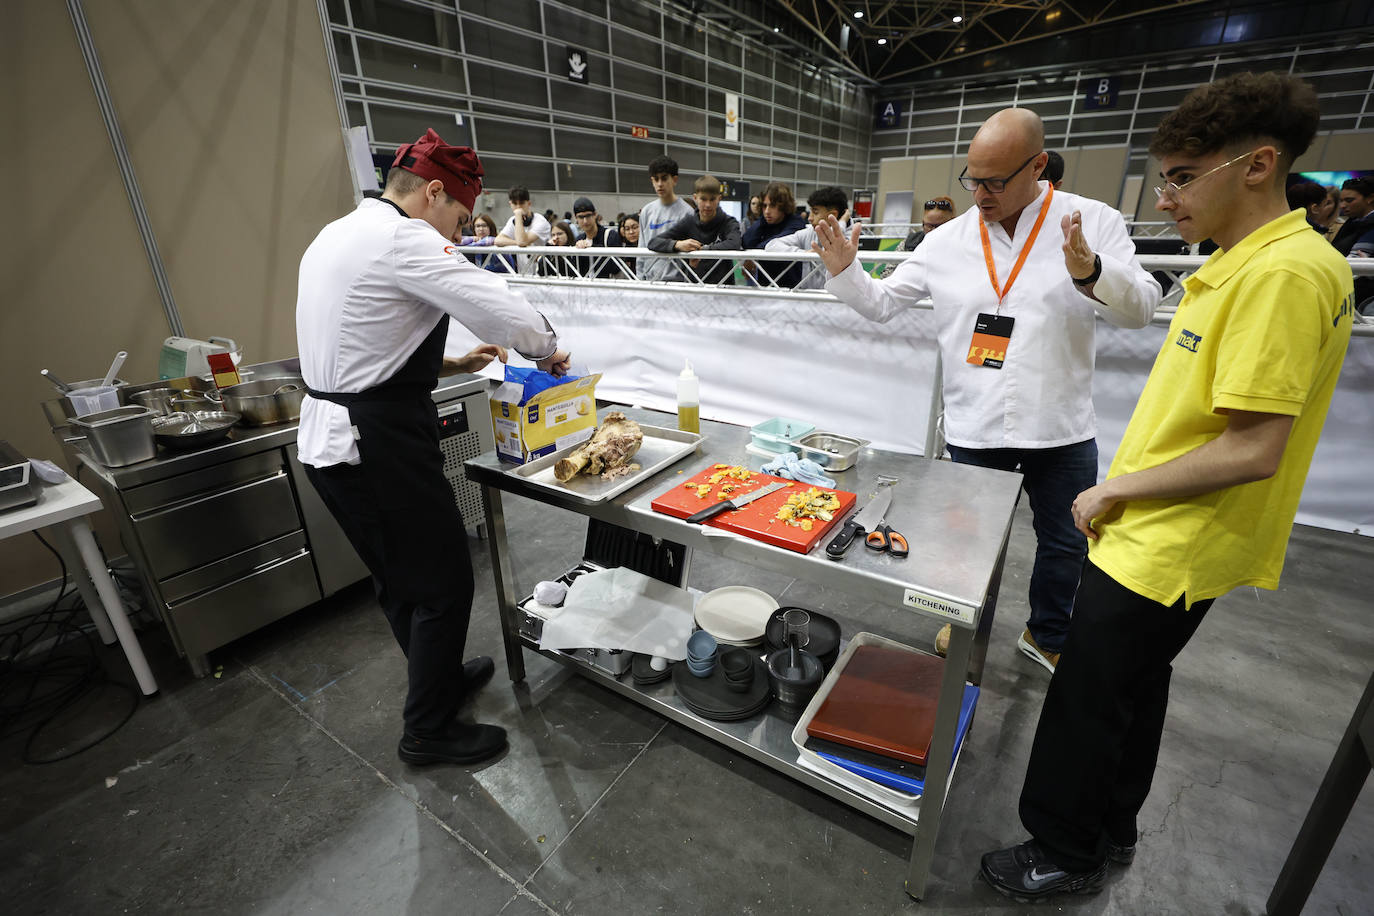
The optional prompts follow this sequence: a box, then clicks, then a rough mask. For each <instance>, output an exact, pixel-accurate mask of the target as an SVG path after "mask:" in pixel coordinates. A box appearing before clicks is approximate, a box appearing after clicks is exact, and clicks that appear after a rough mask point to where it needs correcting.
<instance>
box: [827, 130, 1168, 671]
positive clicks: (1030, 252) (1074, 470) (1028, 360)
mask: <svg viewBox="0 0 1374 916" xmlns="http://www.w3.org/2000/svg"><path fill="white" fill-rule="evenodd" d="M1044 146H1045V133H1044V126H1043V125H1042V123H1041V121H1040V118H1039V116H1037V115H1036V114H1035V113H1034V112H1032V111H1029V110H1028V109H1024V108H1008V109H1003V110H1002V111H999V112H997V113H996V114H994V115H993V116H992V117H991V118H989V119H988V120H987V121H986V122H985V123H984V124H983V126H982V127H981V128H979V130H978V133H977V135H976V136H974V138H973V141H972V143H970V144H969V150H968V161H967V165H966V167H965V168H964V170H963V172H962V173H961V174H960V176H959V183H960V184H961V185H962V186H963V187H964V188H965V190H968V191H971V192H972V193H973V204H974V206H973V207H972V208H970V209H968V210H966V211H965V212H964V213H962V214H960V215H959V216H956V217H955V218H953V219H951V220H950V221H949V222H947V223H945V224H944V225H943V226H941V227H940V230H939V231H938V232H934V233H930V234H929V235H927V236H926V238H925V239H924V240H923V241H922V243H921V245H920V247H919V248H917V249H916V251H915V252H914V253H913V254H912V255H911V257H910V258H908V259H907V260H906V261H903V262H902V263H901V264H900V265H899V266H898V267H897V269H896V270H895V271H893V273H892V275H891V276H890V277H888V278H886V279H883V280H875V279H873V278H872V277H870V276H869V275H868V274H866V273H865V272H864V271H863V269H862V268H861V267H860V265H859V263H858V260H857V259H856V254H857V252H858V237H859V233H858V230H857V228H856V229H855V230H854V231H853V232H851V233H850V234H849V235H848V236H846V233H845V232H844V230H842V229H841V228H840V225H839V223H837V222H835V221H833V220H830V221H827V222H826V223H823V224H821V225H819V226H817V245H816V246H815V249H814V250H816V251H817V252H818V253H819V254H820V256H821V260H822V261H823V262H824V264H825V266H826V269H827V270H828V271H829V272H830V275H831V278H830V280H829V281H827V283H826V289H828V290H829V291H830V292H831V293H833V294H834V295H835V296H836V297H838V298H839V299H840V300H841V301H843V302H845V303H846V304H848V305H849V306H850V307H851V308H853V309H854V310H855V311H857V312H858V313H859V314H861V315H863V316H865V317H866V318H869V319H870V320H872V321H880V322H884V321H889V320H891V319H892V318H893V317H895V316H896V315H898V314H900V313H902V312H903V311H905V310H906V309H908V308H911V307H913V306H914V305H915V304H916V303H917V302H918V301H920V300H922V299H925V298H927V297H929V298H930V299H931V301H932V302H933V303H934V307H935V325H936V335H937V338H938V341H939V345H940V353H941V355H942V357H943V360H942V362H943V366H942V371H943V378H942V380H943V384H944V399H945V434H946V440H947V442H948V445H949V452H950V455H951V457H953V459H954V460H955V461H957V462H960V463H963V464H974V465H979V466H981V467H990V468H997V469H999V470H1004V471H1020V472H1021V474H1022V475H1024V482H1023V486H1024V488H1025V490H1026V494H1027V496H1028V497H1029V498H1030V505H1031V512H1032V513H1033V516H1034V526H1035V536H1036V552H1035V567H1034V569H1033V571H1032V573H1031V581H1030V595H1029V598H1030V617H1029V619H1028V620H1027V621H1026V628H1025V630H1024V632H1022V634H1021V637H1020V638H1019V639H1018V640H1017V647H1018V648H1019V649H1020V650H1021V652H1022V653H1023V654H1025V655H1026V657H1027V658H1030V659H1031V660H1033V661H1035V662H1037V663H1038V664H1040V665H1042V666H1043V667H1045V668H1047V669H1048V670H1050V671H1051V672H1053V671H1054V669H1055V666H1056V665H1057V664H1058V663H1059V654H1060V650H1061V648H1062V647H1063V644H1064V638H1065V636H1066V634H1067V633H1068V629H1069V615H1070V611H1071V609H1072V607H1073V598H1074V591H1075V589H1076V588H1077V585H1078V577H1079V574H1080V573H1081V571H1082V567H1083V558H1084V557H1085V556H1086V554H1087V541H1086V540H1085V539H1084V536H1083V535H1082V534H1081V533H1080V532H1079V531H1078V530H1077V529H1076V528H1075V527H1074V521H1073V512H1072V508H1071V507H1072V505H1073V500H1074V497H1076V496H1077V495H1078V494H1079V493H1080V492H1082V491H1083V490H1084V489H1086V488H1088V487H1091V486H1093V485H1094V484H1096V483H1097V470H1098V467H1097V441H1096V439H1095V436H1096V423H1095V419H1094V414H1093V403H1092V377H1093V356H1094V352H1095V346H1094V330H1095V325H1096V319H1097V317H1098V316H1101V317H1102V318H1103V319H1104V320H1106V321H1109V322H1111V323H1112V324H1114V325H1116V326H1118V327H1124V328H1141V327H1144V326H1145V325H1146V324H1148V323H1149V321H1150V318H1151V317H1152V316H1153V315H1154V311H1155V308H1156V307H1157V306H1158V305H1159V300H1160V288H1159V284H1158V283H1157V282H1155V280H1154V278H1153V277H1151V276H1150V274H1149V273H1147V272H1146V271H1145V270H1144V269H1143V268H1141V266H1140V261H1139V259H1138V258H1137V257H1136V253H1135V245H1134V244H1133V243H1132V242H1131V238H1130V236H1129V234H1128V233H1127V231H1126V222H1125V220H1124V219H1123V217H1122V216H1121V214H1120V213H1119V212H1117V211H1116V210H1114V209H1112V208H1111V207H1109V206H1107V205H1106V204H1103V203H1100V202H1099V201H1095V200H1091V199H1089V198H1086V197H1081V196H1079V195H1076V194H1071V193H1069V192H1067V191H1056V190H1055V189H1054V188H1052V187H1051V186H1050V184H1049V182H1046V181H1041V180H1040V176H1041V173H1042V172H1043V171H1044V169H1045V165H1046V163H1047V162H1048V160H1049V157H1048V155H1047V154H1046V153H1045V151H1044ZM948 642H949V628H948V627H946V628H945V629H944V630H942V631H941V633H940V635H939V637H937V639H936V649H937V651H941V654H943V650H944V648H945V647H946V646H947V645H948Z"/></svg>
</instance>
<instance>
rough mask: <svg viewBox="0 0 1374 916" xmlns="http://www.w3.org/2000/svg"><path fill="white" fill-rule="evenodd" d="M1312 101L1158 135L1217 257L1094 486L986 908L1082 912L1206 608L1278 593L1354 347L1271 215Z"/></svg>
mask: <svg viewBox="0 0 1374 916" xmlns="http://www.w3.org/2000/svg"><path fill="white" fill-rule="evenodd" d="M1318 118H1319V113H1318V109H1317V97H1316V94H1315V93H1314V92H1313V91H1312V89H1311V87H1310V86H1308V85H1307V84H1306V83H1304V82H1302V81H1300V80H1298V79H1295V78H1293V77H1290V76H1286V75H1281V74H1276V73H1264V74H1253V73H1242V74H1237V75H1234V76H1230V77H1227V78H1225V79H1222V80H1218V81H1217V82H1215V83H1211V84H1208V85H1205V86H1200V87H1198V88H1197V89H1195V90H1193V92H1192V93H1190V94H1189V95H1188V97H1187V98H1186V99H1184V101H1183V103H1182V104H1181V105H1180V106H1179V107H1178V109H1177V110H1175V111H1174V112H1172V113H1171V114H1169V115H1168V116H1167V117H1166V118H1165V119H1164V120H1163V122H1161V124H1160V126H1159V130H1158V131H1157V132H1156V134H1155V137H1154V140H1153V142H1152V143H1151V146H1150V152H1151V153H1152V154H1154V155H1155V156H1156V157H1157V158H1159V160H1160V163H1161V166H1162V171H1161V177H1162V179H1163V183H1162V187H1160V188H1158V189H1157V193H1158V195H1159V200H1158V203H1157V204H1156V208H1157V209H1159V210H1161V211H1163V212H1164V213H1167V214H1168V215H1169V216H1170V217H1171V218H1172V219H1173V220H1174V222H1175V223H1176V224H1177V226H1178V231H1179V234H1180V235H1181V236H1182V237H1183V239H1184V240H1185V241H1187V242H1199V241H1202V240H1203V239H1208V238H1210V239H1212V240H1213V241H1215V242H1216V243H1217V245H1218V246H1220V249H1219V250H1218V251H1217V252H1216V253H1215V254H1213V255H1212V257H1211V258H1210V259H1209V260H1208V261H1207V263H1206V264H1204V265H1203V266H1202V267H1201V268H1199V269H1198V271H1197V272H1196V273H1195V274H1193V275H1192V276H1191V277H1189V278H1188V279H1187V280H1185V281H1184V288H1185V290H1186V291H1187V294H1186V296H1185V297H1184V299H1183V301H1182V302H1181V303H1180V304H1179V307H1178V313H1177V314H1176V315H1175V316H1174V320H1173V322H1172V323H1171V325H1170V327H1169V334H1168V337H1167V338H1166V339H1165V341H1164V344H1163V346H1162V347H1161V348H1160V351H1159V355H1158V356H1157V357H1156V359H1155V364H1154V368H1153V369H1152V370H1151V372H1150V378H1149V380H1148V381H1147V382H1146V384H1145V390H1144V391H1143V392H1142V393H1141V395H1140V402H1139V403H1138V404H1137V405H1136V409H1135V413H1134V415H1133V416H1132V417H1131V422H1130V425H1129V426H1128V427H1127V428H1126V433H1125V436H1124V437H1123V438H1122V441H1121V446H1120V448H1119V449H1118V450H1117V453H1116V456H1115V458H1114V459H1113V461H1112V466H1111V470H1110V471H1109V472H1108V474H1107V480H1106V481H1105V482H1104V483H1102V484H1099V485H1098V486H1095V487H1092V488H1091V489H1088V490H1085V491H1084V492H1082V493H1080V494H1079V495H1078V498H1077V499H1076V500H1075V501H1074V504H1073V514H1074V523H1075V524H1076V525H1077V526H1078V528H1079V530H1081V531H1082V532H1083V533H1084V534H1085V535H1086V536H1087V537H1088V538H1089V544H1090V547H1089V554H1088V560H1087V562H1086V563H1085V564H1084V568H1083V576H1082V580H1081V581H1080V583H1079V587H1078V594H1077V597H1076V599H1075V602H1074V609H1073V617H1072V622H1071V624H1070V627H1069V633H1068V638H1067V641H1066V643H1065V646H1064V653H1063V656H1062V657H1061V659H1060V662H1059V666H1058V668H1057V669H1056V671H1055V673H1054V678H1053V679H1052V680H1051V681H1050V686H1049V690H1048V691H1047V692H1046V695H1045V703H1044V706H1043V707H1042V709H1041V712H1040V722H1039V725H1038V727H1037V728H1036V733H1035V742H1034V744H1033V746H1032V749H1031V757H1030V762H1029V765H1028V766H1027V770H1026V780H1025V784H1024V786H1023V788H1022V790H1021V802H1020V815H1021V822H1022V824H1023V825H1024V826H1025V828H1026V829H1027V830H1028V831H1029V832H1030V834H1031V837H1032V839H1031V840H1029V841H1028V842H1025V843H1021V844H1020V845H1018V846H1013V847H1011V848H1009V849H1002V850H998V851H996V852H990V853H988V854H987V855H985V856H983V861H982V875H983V877H984V879H985V880H987V882H988V883H989V884H991V885H992V886H993V887H994V888H996V889H997V890H999V891H1001V892H1002V893H1004V894H1007V895H1009V896H1012V897H1015V898H1017V899H1020V900H1034V899H1038V898H1042V897H1046V896H1049V895H1051V894H1062V893H1080V894H1081V893H1094V892H1096V891H1098V890H1100V889H1101V887H1102V882H1103V879H1104V877H1105V874H1106V870H1107V863H1108V862H1109V861H1111V862H1114V863H1117V864H1121V865H1126V864H1129V863H1130V861H1131V859H1132V858H1133V856H1134V854H1135V843H1136V814H1137V813H1138V812H1139V811H1140V808H1141V806H1142V805H1143V804H1144V802H1145V798H1146V796H1147V795H1148V794H1149V790H1150V782H1151V779H1152V777H1153V775H1154V769H1155V761H1156V759H1157V757H1158V753H1159V742H1160V736H1161V734H1162V732H1163V729H1164V715H1165V709H1166V706H1167V704H1168V695H1169V675H1170V673H1171V671H1172V668H1171V667H1170V665H1171V663H1172V661H1173V659H1174V657H1175V656H1176V655H1177V654H1178V653H1179V652H1180V651H1181V650H1182V649H1183V647H1184V645H1186V644H1187V642H1188V640H1189V639H1190V638H1191V637H1192V635H1193V633H1194V632H1195V631H1196V630H1197V627H1198V624H1199V623H1200V622H1201V621H1202V617H1203V615H1204V614H1205V613H1206V612H1207V610H1208V608H1209V607H1210V606H1211V604H1212V601H1213V600H1214V599H1216V598H1218V597H1220V596H1222V595H1224V594H1226V593H1227V592H1228V591H1230V590H1231V589H1233V588H1236V587H1238V586H1242V585H1253V586H1258V587H1260V588H1271V589H1272V588H1275V587H1276V586H1277V585H1278V581H1279V572H1280V570H1281V569H1282V567H1283V556H1284V551H1285V549H1286V547H1287V544H1288V536H1289V533H1290V532H1291V530H1292V527H1293V517H1294V515H1295V514H1296V513H1297V508H1298V498H1299V497H1300V496H1301V494H1302V487H1303V481H1304V480H1305V478H1306V476H1307V470H1308V467H1309V465H1310V464H1311V461H1312V453H1313V451H1314V450H1315V449H1316V446H1317V439H1318V437H1319V436H1320V435H1321V429H1322V423H1323V421H1324V420H1325V419H1326V411H1327V407H1328V406H1329V405H1330V403H1331V394H1332V391H1333V390H1334V388H1335V385H1336V377H1337V375H1339V374H1340V370H1341V363H1342V361H1343V359H1344V357H1345V351H1346V345H1347V343H1348V342H1349V339H1350V326H1351V316H1352V315H1353V313H1354V294H1353V286H1352V282H1351V273H1350V268H1349V266H1348V265H1347V264H1346V263H1345V262H1344V260H1343V259H1342V258H1341V257H1340V256H1339V255H1337V254H1336V252H1335V251H1334V250H1333V249H1332V248H1331V247H1330V245H1328V244H1325V243H1324V240H1323V239H1322V238H1321V237H1320V236H1319V235H1318V234H1317V233H1314V232H1312V231H1311V230H1310V229H1309V228H1308V226H1307V222H1306V220H1305V218H1304V214H1303V213H1302V212H1301V211H1291V212H1290V211H1289V209H1288V205H1287V203H1286V201H1285V198H1284V179H1285V177H1286V175H1287V173H1288V171H1289V169H1290V168H1291V167H1292V165H1293V162H1294V160H1295V159H1297V158H1298V157H1299V156H1301V155H1302V154H1303V153H1304V152H1305V151H1306V150H1307V147H1308V145H1309V144H1310V143H1311V141H1312V138H1313V136H1314V135H1315V133H1316V130H1317V124H1318Z"/></svg>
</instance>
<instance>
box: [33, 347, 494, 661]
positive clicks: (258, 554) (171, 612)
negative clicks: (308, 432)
mask: <svg viewBox="0 0 1374 916" xmlns="http://www.w3.org/2000/svg"><path fill="white" fill-rule="evenodd" d="M292 362H293V361H283V362H279V363H269V364H263V365H262V366H257V367H245V368H246V369H256V370H257V371H259V372H264V371H265V372H269V373H270V372H272V371H283V370H284V371H290V370H292V369H295V368H296V366H292V365H290V363H292ZM160 384H165V383H149V384H147V385H135V386H129V388H127V389H124V391H123V396H124V397H126V398H127V396H128V395H129V394H133V393H135V392H137V391H139V390H142V389H145V388H153V387H158V385H160ZM487 394H488V381H487V380H486V379H485V378H482V377H480V376H474V375H456V376H449V377H447V378H443V379H440V381H439V385H438V386H437V387H436V388H435V389H434V392H433V394H432V397H433V398H434V401H435V403H436V406H437V407H438V413H439V434H440V447H441V449H442V450H443V452H444V469H445V474H446V476H448V477H449V480H450V483H451V485H452V488H453V491H454V499H455V501H456V502H457V503H458V505H459V507H460V509H462V511H463V515H464V520H465V521H466V522H467V524H468V525H478V526H480V525H482V524H483V522H484V518H483V517H482V515H481V500H480V491H479V489H478V487H477V486H476V485H475V484H472V483H469V482H468V481H467V480H466V479H465V478H464V477H463V475H462V462H463V460H464V459H466V458H469V457H471V456H473V455H478V454H481V453H482V452H484V451H488V450H492V449H494V448H495V440H494V439H493V437H492V431H491V415H490V412H489V408H488V406H487V403H488V402H487ZM62 403H63V402H62V400H61V399H56V400H54V401H49V402H45V404H44V409H45V412H47V414H48V417H49V420H50V422H51V425H52V426H53V434H54V436H56V437H57V439H58V441H59V442H60V443H61V444H62V446H63V450H64V452H65V454H66V456H67V458H68V462H69V463H70V464H71V465H72V469H73V470H74V471H75V472H76V474H77V476H78V479H79V480H80V481H81V482H82V483H83V484H85V485H87V486H88V487H90V488H91V489H93V490H94V491H95V492H96V493H97V495H99V496H100V499H101V502H102V503H103V504H104V506H105V508H106V509H108V510H109V511H110V513H111V514H112V515H113V516H114V518H115V521H116V523H117V524H118V526H119V532H120V539H121V541H122V542H123V544H124V548H125V550H126V551H127V552H128V555H129V557H130V559H131V560H132V561H133V563H134V566H135V567H136V568H137V570H138V574H139V579H140V582H141V584H142V586H143V592H144V595H145V598H146V599H147V600H148V601H149V602H150V604H151V605H152V607H153V608H154V609H155V611H156V612H157V613H158V615H159V616H160V617H161V618H162V619H163V620H164V621H165V622H166V624H167V627H168V629H169V631H170V632H171V635H172V639H173V642H174V643H175V644H176V647H177V650H178V651H179V652H181V653H182V654H183V655H184V656H186V658H187V660H188V662H189V663H190V665H191V669H192V670H193V671H194V672H195V673H196V674H197V675H199V676H204V675H205V674H207V673H209V670H210V669H209V663H208V659H207V658H206V654H207V653H209V652H210V651H212V650H214V649H217V648H219V647H220V646H223V645H225V644H226V643H228V642H231V641H232V640H234V639H237V638H239V637H241V636H244V635H246V634H248V633H251V632H252V631H254V630H256V629H258V628H259V627H262V626H265V625H266V624H268V623H271V622H272V621H274V620H278V619H280V618H282V617H285V616H286V615H288V614H291V613H293V612H295V611H297V610H299V609H301V608H303V607H305V606H307V605H309V604H313V603H314V602H316V601H319V600H320V599H321V598H324V597H328V596H329V595H332V594H334V593H335V592H337V591H338V590H339V589H341V588H343V587H345V586H347V585H350V584H352V583H354V582H357V581H358V580H359V579H362V578H364V577H366V576H367V569H366V567H365V566H364V565H363V563H362V561H361V560H359V559H358V556H357V554H356V553H355V552H354V550H353V547H352V545H350V544H349V543H348V540H347V538H346V537H345V536H344V534H343V531H342V529H340V528H339V526H338V523H337V522H335V521H334V519H333V517H332V516H331V515H330V514H329V511H328V510H327V509H326V508H325V506H324V503H323V502H322V501H321V500H320V497H319V495H318V494H317V493H316V492H315V488H314V487H313V486H312V485H311V484H310V482H309V480H307V479H306V477H305V471H304V468H303V467H302V465H301V463H300V461H299V460H298V459H297V457H296V430H297V426H298V424H297V423H296V422H289V423H280V424H276V425H273V426H259V427H245V426H236V427H234V428H233V430H231V432H230V433H229V437H228V438H227V439H225V440H223V441H221V442H218V443H216V444H213V445H210V446H208V447H206V448H202V449H198V450H195V451H187V452H173V451H166V450H160V451H159V453H158V455H157V456H156V457H154V458H152V459H149V460H148V461H142V462H139V463H137V464H131V465H128V466H125V467H107V466H105V465H103V464H101V463H100V462H99V461H97V460H96V459H95V458H94V456H93V455H92V454H91V453H90V452H89V450H88V449H86V448H85V446H84V445H83V444H82V443H81V442H79V441H77V440H76V439H74V437H73V436H72V434H71V432H70V431H69V429H68V427H67V425H66V423H65V420H66V419H68V418H67V416H66V414H65V412H64V410H63V407H62Z"/></svg>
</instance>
